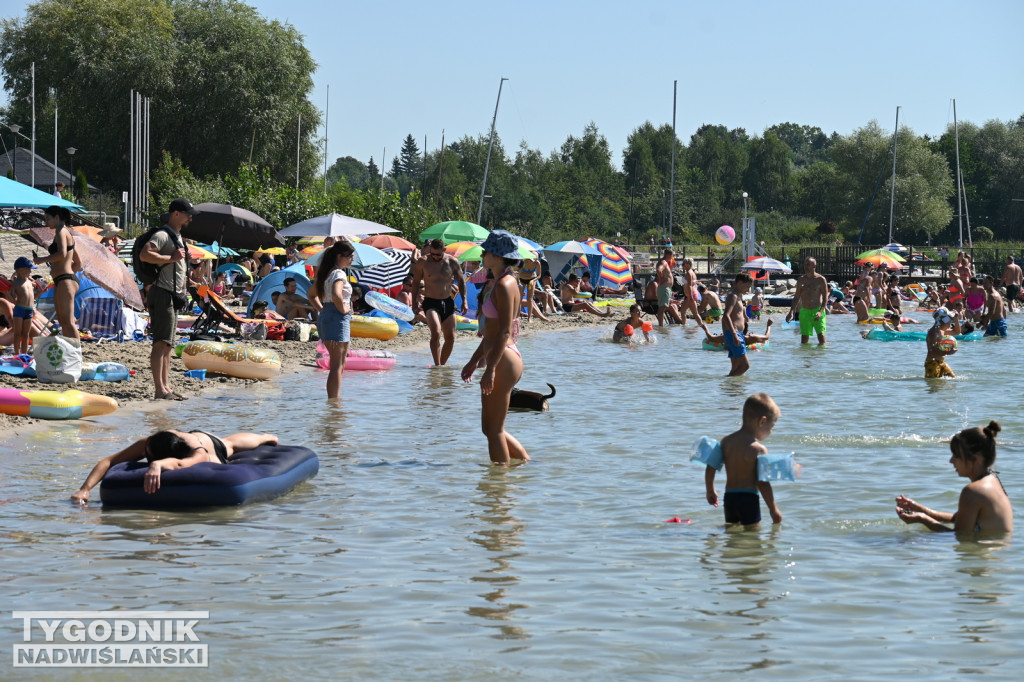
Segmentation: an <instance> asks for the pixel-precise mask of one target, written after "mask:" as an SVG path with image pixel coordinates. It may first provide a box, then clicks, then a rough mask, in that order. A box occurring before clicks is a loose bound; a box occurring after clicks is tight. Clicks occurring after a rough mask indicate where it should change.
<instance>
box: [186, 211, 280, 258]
mask: <svg viewBox="0 0 1024 682" xmlns="http://www.w3.org/2000/svg"><path fill="white" fill-rule="evenodd" d="M195 209H196V210H197V211H198V213H197V214H196V215H194V216H192V220H191V222H189V224H188V225H186V226H185V227H183V228H182V229H181V236H182V237H186V238H188V239H195V240H196V241H201V242H203V243H204V244H210V243H212V242H214V241H216V242H217V243H218V244H230V245H231V246H233V247H234V248H236V249H259V248H261V247H269V246H283V245H284V238H283V237H280V236H279V234H278V231H277V228H276V227H274V226H273V225H271V224H270V223H268V222H267V221H266V220H264V219H263V218H261V217H260V216H258V215H256V214H255V213H253V212H252V211H247V210H246V209H244V208H239V207H238V206H232V205H231V204H217V203H212V202H211V203H204V204H196V206H195Z"/></svg>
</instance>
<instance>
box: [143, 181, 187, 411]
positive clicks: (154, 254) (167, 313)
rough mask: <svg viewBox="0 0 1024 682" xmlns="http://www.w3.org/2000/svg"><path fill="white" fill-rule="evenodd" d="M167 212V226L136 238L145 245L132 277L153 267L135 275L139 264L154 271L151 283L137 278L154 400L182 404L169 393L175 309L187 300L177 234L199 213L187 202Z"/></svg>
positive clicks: (179, 201) (175, 204)
mask: <svg viewBox="0 0 1024 682" xmlns="http://www.w3.org/2000/svg"><path fill="white" fill-rule="evenodd" d="M167 210H168V212H169V215H168V217H167V224H165V225H164V226H163V227H161V228H159V229H157V230H151V231H150V232H147V233H146V235H144V236H143V237H140V239H143V240H145V243H144V244H143V245H142V247H141V249H140V250H139V252H138V253H139V258H138V260H139V261H141V263H140V264H139V267H137V268H136V273H137V274H150V275H152V273H153V267H150V268H148V273H143V272H140V271H139V270H140V268H144V265H143V264H149V265H150V266H155V267H156V268H157V270H156V274H155V276H153V281H152V282H147V281H146V280H147V279H150V277H148V276H144V277H140V279H141V280H142V283H143V285H148V286H149V288H148V291H147V292H146V295H145V298H146V308H147V309H148V310H149V324H150V333H151V334H152V335H153V350H152V351H151V352H150V355H149V367H150V370H151V371H152V372H153V383H154V384H155V385H156V399H157V400H185V396H183V395H181V394H180V393H175V392H174V391H172V390H171V378H170V373H171V351H172V350H174V341H175V338H176V337H177V331H178V309H179V308H181V306H182V302H183V301H184V300H187V298H185V280H186V270H187V268H186V265H187V263H188V260H187V258H188V251H187V249H186V247H185V244H184V242H183V241H182V239H181V230H182V228H184V227H185V226H186V225H188V224H189V223H190V222H191V221H192V216H194V215H196V214H197V213H199V211H197V210H196V209H195V208H194V207H193V206H192V202H190V201H189V200H188V199H175V200H174V201H172V202H171V205H170V206H169V207H168V209H167ZM147 236H148V239H146V237H147Z"/></svg>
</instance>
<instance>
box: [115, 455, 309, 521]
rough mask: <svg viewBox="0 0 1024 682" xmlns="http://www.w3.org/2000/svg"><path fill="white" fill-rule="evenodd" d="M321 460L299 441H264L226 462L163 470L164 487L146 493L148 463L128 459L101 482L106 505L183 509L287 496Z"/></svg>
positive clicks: (245, 502)
mask: <svg viewBox="0 0 1024 682" xmlns="http://www.w3.org/2000/svg"><path fill="white" fill-rule="evenodd" d="M319 469H320V460H319V459H317V456H316V453H315V452H313V451H312V450H310V449H308V448H304V447H299V446H295V445H261V446H260V447H258V448H256V449H254V450H246V451H245V452H240V453H238V454H237V455H235V456H233V457H231V458H230V459H229V460H228V461H227V463H226V464H221V463H220V462H217V463H213V462H203V463H202V464H196V465H195V466H191V467H186V468H184V469H174V470H172V471H163V472H162V473H161V474H160V489H159V490H157V491H156V492H155V493H147V492H145V491H144V490H143V488H142V480H143V478H144V477H145V476H146V471H148V470H149V464H148V463H146V462H124V463H121V464H117V465H115V466H114V467H112V468H111V469H110V471H108V472H107V475H106V476H104V477H103V481H102V483H100V500H102V502H103V506H104V507H121V508H127V509H182V508H196V507H229V506H237V505H241V504H249V503H251V502H260V501H263V500H269V499H273V498H275V497H278V496H279V495H284V494H285V493H287V492H288V491H290V490H291V489H292V488H294V487H295V486H297V485H298V484H299V483H302V482H303V481H305V480H307V479H310V478H312V477H313V476H316V473H317V471H318V470H319Z"/></svg>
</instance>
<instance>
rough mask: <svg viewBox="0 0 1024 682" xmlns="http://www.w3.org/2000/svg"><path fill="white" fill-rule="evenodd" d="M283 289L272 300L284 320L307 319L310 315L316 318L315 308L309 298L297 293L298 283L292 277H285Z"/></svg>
mask: <svg viewBox="0 0 1024 682" xmlns="http://www.w3.org/2000/svg"><path fill="white" fill-rule="evenodd" d="M283 284H284V291H282V292H281V295H280V296H278V297H277V301H275V302H274V308H275V309H276V310H277V312H278V313H279V314H280V315H281V316H282V317H284V319H286V320H293V319H300V320H307V319H309V318H310V317H312V319H314V320H316V310H314V309H313V306H312V305H311V304H310V302H309V300H308V299H307V298H306V297H305V296H302V295H300V294H299V293H298V288H299V284H298V282H296V281H295V278H294V277H287V278H285V280H284V282H283Z"/></svg>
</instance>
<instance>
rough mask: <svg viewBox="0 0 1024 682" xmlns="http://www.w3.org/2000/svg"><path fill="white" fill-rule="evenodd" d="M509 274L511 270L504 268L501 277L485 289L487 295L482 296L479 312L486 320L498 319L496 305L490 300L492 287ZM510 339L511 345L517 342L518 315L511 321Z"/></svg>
mask: <svg viewBox="0 0 1024 682" xmlns="http://www.w3.org/2000/svg"><path fill="white" fill-rule="evenodd" d="M511 274H512V268H505V272H503V273H501V275H500V276H499V277H498V278H497V279H495V280H494V281H493V282H492V283H491V286H490V287H489V288H488V289H487V293H486V294H484V303H483V305H482V306H481V307H480V312H482V313H483V314H484V317H485V318H487V317H490V318H496V317H498V307H497V306H496V305H494V301H492V300H491V294H492V293H493V292H494V287H495V286H497V284H498V280H500V279H501V278H502V277H504V276H505V275H511ZM511 337H512V338H511V342H512V343H515V342H516V341H518V340H519V316H518V315H517V316H516V317H515V319H514V320H512V332H511Z"/></svg>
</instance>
